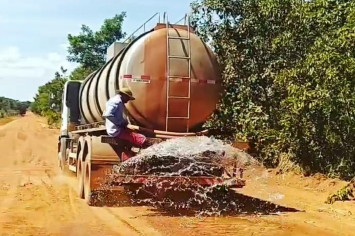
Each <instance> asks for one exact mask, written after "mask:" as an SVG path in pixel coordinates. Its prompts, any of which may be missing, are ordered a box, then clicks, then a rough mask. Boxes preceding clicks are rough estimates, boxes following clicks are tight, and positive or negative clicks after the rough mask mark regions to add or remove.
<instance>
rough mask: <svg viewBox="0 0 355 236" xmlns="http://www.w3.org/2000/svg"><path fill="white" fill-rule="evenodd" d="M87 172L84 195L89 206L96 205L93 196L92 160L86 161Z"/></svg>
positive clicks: (85, 172)
mask: <svg viewBox="0 0 355 236" xmlns="http://www.w3.org/2000/svg"><path fill="white" fill-rule="evenodd" d="M84 164H85V170H84V195H85V201H86V203H87V204H88V205H89V206H92V205H94V198H93V197H94V196H93V195H92V191H91V186H90V178H91V164H90V160H86V161H85V163H84Z"/></svg>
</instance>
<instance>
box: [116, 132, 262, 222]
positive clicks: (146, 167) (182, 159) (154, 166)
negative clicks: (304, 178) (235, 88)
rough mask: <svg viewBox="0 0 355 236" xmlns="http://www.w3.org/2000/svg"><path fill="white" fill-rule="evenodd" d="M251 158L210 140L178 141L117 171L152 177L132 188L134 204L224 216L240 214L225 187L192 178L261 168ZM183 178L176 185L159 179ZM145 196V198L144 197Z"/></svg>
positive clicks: (153, 148) (144, 152)
mask: <svg viewBox="0 0 355 236" xmlns="http://www.w3.org/2000/svg"><path fill="white" fill-rule="evenodd" d="M257 164H258V163H257V161H256V160H255V159H253V158H252V157H251V156H249V155H248V154H246V153H244V152H242V151H240V150H238V149H236V148H233V147H232V146H231V145H228V144H225V143H223V142H222V141H220V140H217V139H214V138H209V137H204V136H202V137H185V138H176V139H171V140H168V141H164V142H162V143H159V144H156V145H154V146H151V147H149V148H147V149H145V150H142V151H141V152H140V154H138V155H137V156H135V157H132V158H130V159H128V160H127V161H125V162H123V163H122V164H121V165H119V166H115V167H114V172H115V173H116V174H117V175H148V176H150V177H149V179H148V181H147V183H146V184H145V185H144V186H141V187H138V188H131V189H130V193H131V194H132V196H131V197H132V200H133V201H134V202H135V203H138V204H149V205H153V206H157V207H164V208H165V209H170V210H182V209H185V210H190V211H193V212H194V213H195V214H197V215H220V214H222V213H223V212H227V211H236V210H237V204H236V203H235V202H234V201H233V199H230V198H229V195H230V194H229V190H228V187H226V186H225V185H215V186H209V187H205V186H200V185H198V184H196V183H191V182H190V181H189V178H192V177H201V176H203V177H222V176H224V175H225V171H227V172H228V171H230V170H231V169H232V168H233V167H234V166H235V165H237V166H238V167H239V168H245V167H246V166H249V165H257ZM162 176H163V177H183V180H181V178H179V180H178V181H175V180H174V178H172V179H169V180H166V179H163V180H162V179H159V177H162ZM142 196H143V197H142Z"/></svg>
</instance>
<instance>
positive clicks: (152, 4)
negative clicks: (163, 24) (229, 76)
mask: <svg viewBox="0 0 355 236" xmlns="http://www.w3.org/2000/svg"><path fill="white" fill-rule="evenodd" d="M191 1H192V0H170V1H168V0H0V6H1V7H0V96H4V97H8V98H12V99H17V100H21V101H27V100H29V101H32V100H33V97H34V96H35V94H36V92H37V89H38V87H39V86H40V85H43V84H45V83H46V82H48V81H50V80H51V79H53V77H54V73H55V72H56V71H59V70H60V67H61V66H63V67H64V68H66V69H68V72H70V71H71V70H73V69H74V68H75V66H76V65H75V64H74V63H70V62H68V61H67V60H66V57H67V51H66V50H67V47H68V42H67V35H68V34H73V35H76V34H79V32H80V28H81V25H82V24H85V25H88V26H89V27H90V28H91V29H93V30H98V29H99V28H100V26H101V25H102V23H103V21H104V19H107V18H111V17H113V16H114V15H115V14H118V13H121V12H122V11H125V12H126V13H127V17H126V19H125V22H124V24H123V30H124V32H126V33H127V34H130V33H132V32H133V31H134V30H135V29H137V28H138V27H139V26H140V25H142V24H143V23H144V22H145V21H146V20H147V19H148V18H150V17H151V16H152V15H154V14H155V13H157V12H160V13H161V14H163V13H164V12H167V13H168V15H169V20H171V22H173V23H175V22H174V21H177V20H179V19H181V18H182V17H183V16H184V14H185V13H187V12H189V9H190V7H189V5H190V2H191Z"/></svg>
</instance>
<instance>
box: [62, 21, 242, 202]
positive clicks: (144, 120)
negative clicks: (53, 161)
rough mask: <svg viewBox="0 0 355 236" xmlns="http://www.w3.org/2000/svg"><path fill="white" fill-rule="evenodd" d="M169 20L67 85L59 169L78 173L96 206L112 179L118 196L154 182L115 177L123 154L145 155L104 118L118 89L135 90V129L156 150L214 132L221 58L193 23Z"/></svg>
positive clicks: (198, 179) (209, 180)
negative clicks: (112, 132) (111, 131)
mask: <svg viewBox="0 0 355 236" xmlns="http://www.w3.org/2000/svg"><path fill="white" fill-rule="evenodd" d="M164 18H166V19H164V21H165V22H163V23H161V22H160V20H159V22H158V23H157V24H156V25H155V27H154V28H152V29H151V30H148V31H146V32H144V33H142V34H141V35H139V36H138V37H135V38H134V39H133V40H126V41H124V42H122V43H117V42H116V43H114V44H113V45H111V46H110V48H109V49H108V55H107V63H106V64H105V65H104V66H103V67H101V68H100V69H98V70H96V71H95V72H93V73H92V74H90V75H89V76H88V77H87V78H85V79H84V80H83V81H68V82H67V83H66V84H65V87H64V92H63V106H62V107H63V108H62V126H61V131H60V136H59V141H58V162H59V167H60V169H61V170H62V171H63V172H73V173H76V177H77V183H78V186H77V188H78V194H79V197H80V198H83V199H85V201H86V202H87V203H88V204H89V205H90V204H92V203H93V202H94V201H93V198H94V197H95V194H94V193H96V192H98V191H100V190H102V188H105V189H107V186H108V185H107V184H105V183H106V182H107V179H110V180H111V182H110V184H109V186H110V187H109V188H111V189H112V190H115V189H116V188H117V189H122V186H139V185H143V184H144V183H145V181H147V179H149V176H142V175H134V174H133V175H115V177H114V181H112V178H109V177H110V176H111V177H112V176H113V166H117V165H118V166H119V165H120V164H122V161H121V160H122V156H123V155H125V154H127V153H132V152H131V151H132V150H134V152H133V153H139V151H140V150H136V149H134V147H132V146H131V145H130V144H129V143H126V142H124V141H122V142H121V141H119V140H117V139H114V138H111V137H109V136H107V133H106V129H105V123H104V118H103V117H102V114H103V112H104V108H105V104H106V102H107V101H108V100H109V99H110V98H111V97H112V96H114V95H115V93H116V91H117V89H120V88H129V89H130V90H131V91H132V93H133V95H134V96H135V98H136V99H135V100H134V101H133V102H130V103H128V104H127V105H126V108H127V109H126V112H125V117H126V118H127V120H128V121H129V125H128V128H130V129H132V130H135V131H136V132H141V133H143V134H145V135H146V136H147V137H148V139H150V140H153V142H152V143H155V142H162V141H164V140H167V139H173V138H178V137H189V136H197V135H207V133H208V132H207V131H205V130H202V129H201V127H202V124H203V123H204V122H205V121H206V120H207V119H208V117H209V116H210V115H211V114H212V113H213V112H214V110H215V108H216V104H217V102H218V100H219V94H220V91H221V75H220V73H219V70H218V63H217V60H216V57H215V55H214V54H213V52H212V51H211V49H210V48H209V47H208V46H207V45H206V44H205V43H204V42H203V41H202V40H201V39H200V38H199V37H198V36H197V35H196V34H195V33H194V32H193V31H192V29H191V28H190V26H189V23H188V22H189V20H188V18H186V19H187V20H186V21H185V22H187V23H186V24H170V23H169V21H168V19H167V16H166V17H164ZM144 27H145V25H144ZM127 150H129V151H130V152H128V151H127ZM158 178H159V176H158ZM162 178H163V177H162ZM169 178H173V179H174V181H176V180H177V179H178V178H179V176H173V177H164V179H165V180H167V179H168V180H169ZM181 178H184V179H186V178H185V177H181ZM235 179H236V178H235ZM189 181H191V182H192V183H194V184H199V185H201V186H211V185H215V184H219V183H222V182H224V181H226V178H224V177H223V176H222V174H218V176H193V177H191V178H189ZM232 182H233V184H230V185H233V186H234V187H241V186H243V181H242V180H240V179H236V180H235V181H232ZM230 183H231V182H230Z"/></svg>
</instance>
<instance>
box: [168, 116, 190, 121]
mask: <svg viewBox="0 0 355 236" xmlns="http://www.w3.org/2000/svg"><path fill="white" fill-rule="evenodd" d="M168 119H182V120H189V119H190V117H184V116H181V117H179V116H177V117H174V116H173V117H168Z"/></svg>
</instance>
